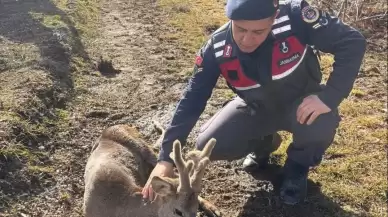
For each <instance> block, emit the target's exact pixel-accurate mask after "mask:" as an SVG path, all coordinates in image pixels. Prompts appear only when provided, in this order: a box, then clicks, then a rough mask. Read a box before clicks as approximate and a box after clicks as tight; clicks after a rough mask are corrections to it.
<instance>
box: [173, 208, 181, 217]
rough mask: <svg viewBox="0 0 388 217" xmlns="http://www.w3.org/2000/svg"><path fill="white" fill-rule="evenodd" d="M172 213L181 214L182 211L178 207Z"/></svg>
mask: <svg viewBox="0 0 388 217" xmlns="http://www.w3.org/2000/svg"><path fill="white" fill-rule="evenodd" d="M174 214H176V215H179V216H183V213H182V212H181V211H180V210H179V209H174Z"/></svg>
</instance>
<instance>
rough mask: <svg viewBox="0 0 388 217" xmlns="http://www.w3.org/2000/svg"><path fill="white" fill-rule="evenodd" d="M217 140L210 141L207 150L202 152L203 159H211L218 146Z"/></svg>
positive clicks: (206, 146)
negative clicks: (215, 147)
mask: <svg viewBox="0 0 388 217" xmlns="http://www.w3.org/2000/svg"><path fill="white" fill-rule="evenodd" d="M216 142H217V140H216V139H215V138H212V139H210V140H209V141H208V142H207V143H206V145H205V148H204V149H203V150H202V152H201V159H202V158H204V157H207V158H210V155H211V153H212V151H213V149H214V146H215V145H216Z"/></svg>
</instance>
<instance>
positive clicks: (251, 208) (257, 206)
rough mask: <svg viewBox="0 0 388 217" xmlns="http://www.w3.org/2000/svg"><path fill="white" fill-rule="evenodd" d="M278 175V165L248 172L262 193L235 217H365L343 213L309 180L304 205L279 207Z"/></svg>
mask: <svg viewBox="0 0 388 217" xmlns="http://www.w3.org/2000/svg"><path fill="white" fill-rule="evenodd" d="M281 172H282V171H281V167H280V166H279V165H273V164H271V165H269V167H268V168H266V169H265V170H261V171H256V172H253V173H251V175H252V176H253V177H254V178H255V179H257V180H260V181H261V183H262V186H261V187H262V189H263V190H260V191H256V192H255V193H254V195H252V196H251V198H250V199H249V200H248V201H247V203H246V204H245V206H244V208H243V212H242V213H240V215H239V217H257V216H266V217H267V216H271V217H272V216H273V217H275V216H276V217H366V216H365V215H360V214H355V213H352V212H348V211H345V210H343V209H342V208H341V207H340V205H339V204H337V203H336V202H334V201H332V200H331V199H330V198H328V197H327V196H325V195H324V194H323V193H322V192H321V189H320V188H321V186H320V184H319V183H315V182H313V181H311V180H308V192H307V194H308V196H307V198H306V201H305V202H304V203H302V204H300V205H297V206H288V205H285V204H282V203H281V201H280V198H279V189H280V186H281V178H282V175H281ZM271 183H272V184H271Z"/></svg>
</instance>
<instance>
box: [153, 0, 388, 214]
mask: <svg viewBox="0 0 388 217" xmlns="http://www.w3.org/2000/svg"><path fill="white" fill-rule="evenodd" d="M159 2H160V5H161V6H162V7H163V8H164V10H167V11H168V14H169V15H170V20H169V22H170V24H171V25H173V26H174V27H177V28H178V29H179V30H180V31H179V32H176V33H174V34H173V35H167V36H166V37H170V38H177V39H178V41H179V42H180V43H181V45H182V46H184V47H185V48H187V49H188V50H189V51H190V52H191V53H194V52H196V51H197V50H198V49H199V48H200V46H201V44H202V43H203V42H204V41H206V38H207V32H206V31H204V29H206V28H207V27H209V26H220V25H222V24H223V22H224V21H225V20H226V19H225V17H224V11H223V1H215V0H213V1H203V0H195V1H177V0H175V1H174V0H160V1H159ZM340 2H341V1H340ZM357 2H359V3H360V2H361V1H357ZM320 3H321V5H322V4H324V3H322V2H320ZM364 3H365V4H364V6H363V8H362V11H361V12H359V14H358V17H357V20H359V19H363V18H365V17H367V16H371V15H374V14H378V13H384V12H386V11H387V5H386V3H385V2H384V1H378V2H375V3H373V2H372V1H370V2H369V1H364ZM348 4H349V5H348V8H350V7H354V2H352V1H349V2H348ZM209 9H211V10H209ZM348 11H349V10H348ZM343 16H345V17H346V20H347V21H349V22H351V19H352V17H353V18H354V16H355V14H354V13H353V12H351V11H350V12H349V13H346V14H345V15H343ZM354 19H355V18H354ZM354 21H355V20H354ZM368 22H369V23H370V24H371V23H372V24H374V26H369V27H368V28H366V29H361V30H362V31H363V32H366V31H374V32H372V33H374V34H379V35H383V37H385V38H386V32H384V31H382V30H380V31H377V30H379V29H376V28H377V27H376V26H379V22H380V19H378V20H365V21H364V22H361V21H357V22H356V23H357V25H356V27H360V28H362V27H365V26H364V25H363V24H364V23H368ZM369 36H370V35H367V37H368V40H372V41H369V42H370V44H371V43H372V44H373V43H376V42H375V41H373V37H372V39H370V37H369ZM377 43H382V42H380V41H378V42H377ZM370 44H369V45H370ZM380 46H382V47H385V48H386V42H385V43H382V44H380ZM375 51H376V50H371V49H369V50H368V53H367V55H366V57H365V61H364V63H363V66H362V69H361V72H360V76H359V78H358V79H357V81H356V84H355V87H354V89H353V90H352V92H351V95H350V96H349V98H348V99H346V100H344V102H343V103H342V104H341V106H340V114H341V116H342V118H343V121H342V122H341V125H340V127H339V129H338V133H337V135H336V138H335V141H334V143H333V145H332V146H331V147H330V148H329V150H328V151H327V153H326V155H325V159H324V161H323V162H322V164H321V165H320V166H319V167H317V168H316V169H314V170H313V172H312V173H311V174H310V179H312V180H313V181H315V182H319V183H321V184H322V193H323V194H324V195H326V196H327V197H328V198H330V199H331V200H332V201H334V202H335V203H337V204H339V205H340V206H341V208H342V209H343V210H345V211H349V212H351V213H354V214H355V215H357V214H360V215H367V216H373V217H383V216H384V215H385V214H386V213H387V207H386V203H387V194H386V191H387V187H388V186H387V176H386V175H387V174H386V172H387V158H386V153H387V150H386V148H387V146H386V145H387V137H388V135H387V119H386V113H387V107H386V104H387V101H386V88H387V84H386V80H387V74H386V71H387V63H386V56H384V55H381V54H378V53H376V52H377V51H376V52H375ZM385 52H386V49H385ZM187 61H188V62H189V63H191V61H192V58H191V59H190V58H189V59H188V60H187ZM333 61H334V60H333V56H332V55H328V54H326V55H323V57H322V59H321V68H322V71H323V75H324V76H323V78H324V82H325V81H326V80H327V78H328V76H329V75H330V72H331V70H332V66H331V65H332V64H333ZM370 69H373V70H370ZM375 69H377V70H375ZM218 87H222V88H224V87H223V86H222V85H221V86H218ZM229 95H230V92H227V93H226V94H225V95H224V98H225V99H227V98H229V97H230V96H229ZM281 135H282V137H283V139H284V142H283V144H282V146H281V147H280V149H279V150H278V151H276V152H275V153H273V160H274V161H276V162H277V163H279V164H283V162H284V160H285V150H286V149H287V146H288V144H289V143H290V142H291V140H292V138H291V136H290V135H289V134H288V133H285V132H282V133H281ZM328 209H330V207H328Z"/></svg>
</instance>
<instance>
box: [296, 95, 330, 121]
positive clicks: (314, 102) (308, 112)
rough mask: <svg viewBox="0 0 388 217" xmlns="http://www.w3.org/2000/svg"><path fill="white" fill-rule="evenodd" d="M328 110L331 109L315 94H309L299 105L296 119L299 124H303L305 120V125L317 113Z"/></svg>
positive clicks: (317, 114) (316, 115)
mask: <svg viewBox="0 0 388 217" xmlns="http://www.w3.org/2000/svg"><path fill="white" fill-rule="evenodd" d="M330 111H331V109H330V108H329V107H327V105H325V103H323V102H322V101H321V100H320V99H319V98H318V96H317V95H310V96H308V97H306V98H304V99H303V102H302V103H301V104H300V105H299V107H298V110H297V112H296V120H297V121H298V122H299V123H300V124H304V123H306V121H307V125H310V124H312V123H313V122H314V120H315V119H316V118H317V117H318V116H319V115H321V114H325V113H329V112H330Z"/></svg>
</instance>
